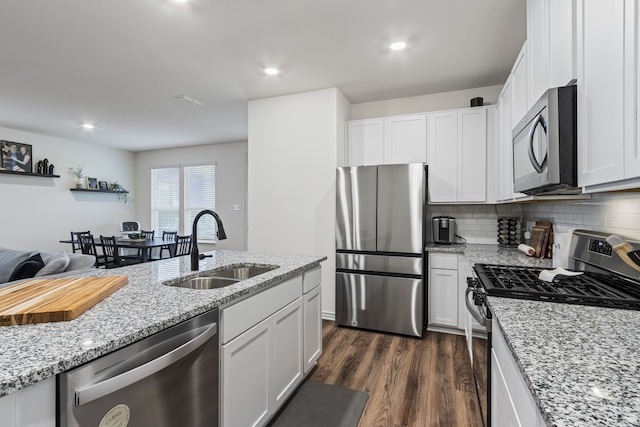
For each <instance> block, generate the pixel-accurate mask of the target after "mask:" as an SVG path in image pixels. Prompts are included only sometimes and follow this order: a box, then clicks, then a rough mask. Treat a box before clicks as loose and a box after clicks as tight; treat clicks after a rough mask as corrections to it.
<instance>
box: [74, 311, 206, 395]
mask: <svg viewBox="0 0 640 427" xmlns="http://www.w3.org/2000/svg"><path fill="white" fill-rule="evenodd" d="M204 327H206V329H205V331H204V332H202V333H200V334H199V335H198V336H196V337H195V338H193V339H192V340H190V341H188V342H186V343H184V344H182V345H181V346H180V347H177V348H175V349H174V350H172V351H170V352H168V353H165V354H163V355H162V356H160V357H158V358H156V359H153V360H151V361H150V362H147V363H145V364H144V365H141V366H138V367H137V368H134V369H131V370H129V371H126V372H123V373H122V374H120V375H117V376H115V377H112V378H109V379H107V380H104V381H102V382H99V383H97V384H93V385H90V386H88V387H84V388H81V389H79V390H76V406H80V405H84V404H85V403H89V402H92V401H94V400H96V399H99V398H101V397H104V396H106V395H108V394H111V393H113V392H116V391H118V390H120V389H122V388H125V387H127V386H129V385H131V384H134V383H136V382H138V381H141V380H143V379H145V378H147V377H149V376H151V375H153V374H155V373H156V372H158V371H160V370H161V369H164V368H166V367H167V366H169V365H172V364H174V363H176V362H177V361H178V360H180V359H182V358H184V357H186V356H187V355H189V354H191V353H193V352H194V351H196V350H197V349H198V348H200V347H202V346H203V345H205V344H206V343H207V342H208V341H209V340H210V339H211V338H212V337H213V336H214V335H215V334H216V333H217V332H218V324H217V323H213V324H209V325H206V326H203V328H204ZM147 351H148V352H152V351H153V348H151V349H149V350H147Z"/></svg>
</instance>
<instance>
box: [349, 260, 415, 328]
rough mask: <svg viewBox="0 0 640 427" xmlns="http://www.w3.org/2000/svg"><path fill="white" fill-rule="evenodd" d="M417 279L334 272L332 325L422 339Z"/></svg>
mask: <svg viewBox="0 0 640 427" xmlns="http://www.w3.org/2000/svg"><path fill="white" fill-rule="evenodd" d="M423 313H424V286H423V282H422V280H421V279H412V278H405V277H389V276H377V275H371V274H352V273H336V323H337V324H339V325H344V326H352V327H357V328H363V329H373V330H377V331H384V332H392V333H397V334H403V335H412V336H418V337H419V336H422V326H423V318H424V316H423Z"/></svg>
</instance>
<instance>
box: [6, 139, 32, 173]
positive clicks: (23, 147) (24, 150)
mask: <svg viewBox="0 0 640 427" xmlns="http://www.w3.org/2000/svg"><path fill="white" fill-rule="evenodd" d="M0 147H1V148H0V165H2V166H1V168H2V170H6V171H13V172H29V173H31V172H32V170H33V166H32V165H33V162H32V156H33V147H32V146H31V145H29V144H21V143H19V142H12V141H0Z"/></svg>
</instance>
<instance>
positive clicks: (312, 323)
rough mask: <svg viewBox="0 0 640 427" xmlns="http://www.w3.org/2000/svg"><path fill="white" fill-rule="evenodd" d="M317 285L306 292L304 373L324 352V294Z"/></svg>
mask: <svg viewBox="0 0 640 427" xmlns="http://www.w3.org/2000/svg"><path fill="white" fill-rule="evenodd" d="M321 290H322V287H321V286H316V287H315V288H314V289H313V290H311V291H310V292H309V293H306V294H304V296H303V298H304V308H303V310H304V373H305V374H306V373H307V372H309V371H310V370H311V368H313V367H314V366H315V364H316V361H317V360H318V358H319V357H320V355H321V354H322V294H321V292H320V291H321Z"/></svg>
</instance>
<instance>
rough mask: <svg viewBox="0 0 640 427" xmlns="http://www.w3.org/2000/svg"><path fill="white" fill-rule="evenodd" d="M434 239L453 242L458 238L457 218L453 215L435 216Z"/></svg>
mask: <svg viewBox="0 0 640 427" xmlns="http://www.w3.org/2000/svg"><path fill="white" fill-rule="evenodd" d="M432 225H433V241H434V242H435V243H446V244H451V243H454V242H455V239H456V219H455V218H453V217H451V216H436V217H433V224H432Z"/></svg>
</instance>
